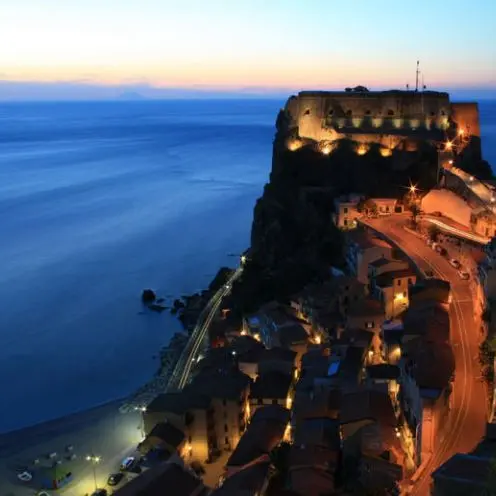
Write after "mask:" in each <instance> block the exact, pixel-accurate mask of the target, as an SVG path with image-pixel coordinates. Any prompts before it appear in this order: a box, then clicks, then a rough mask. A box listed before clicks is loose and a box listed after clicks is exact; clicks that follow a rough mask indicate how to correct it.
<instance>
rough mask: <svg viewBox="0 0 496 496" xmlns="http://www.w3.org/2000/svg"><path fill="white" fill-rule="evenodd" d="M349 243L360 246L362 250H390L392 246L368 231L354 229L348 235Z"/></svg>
mask: <svg viewBox="0 0 496 496" xmlns="http://www.w3.org/2000/svg"><path fill="white" fill-rule="evenodd" d="M346 236H347V239H348V242H350V243H352V244H355V245H358V246H359V247H360V248H361V249H362V250H365V249H367V248H373V247H375V246H380V247H383V248H390V249H392V246H391V245H390V244H389V243H387V242H386V241H384V240H383V239H381V238H378V237H377V236H376V235H374V234H373V233H372V232H371V231H369V230H366V229H353V230H352V231H348V232H347V233H346Z"/></svg>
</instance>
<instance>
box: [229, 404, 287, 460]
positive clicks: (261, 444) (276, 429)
mask: <svg viewBox="0 0 496 496" xmlns="http://www.w3.org/2000/svg"><path fill="white" fill-rule="evenodd" d="M270 406H277V405H270ZM263 408H267V407H261V408H260V409H263ZM280 408H281V409H282V410H285V411H286V412H287V414H286V419H285V420H286V421H285V422H281V420H280V419H275V418H269V419H265V418H263V417H262V416H259V418H258V419H255V416H254V418H253V419H252V421H251V422H250V424H249V426H248V429H247V430H246V431H245V432H244V434H243V435H242V436H241V439H240V440H239V443H238V445H237V446H236V448H235V450H234V451H233V453H232V454H231V456H230V457H229V460H228V461H227V464H226V466H228V467H235V466H243V465H246V464H247V463H250V462H251V461H253V460H255V459H257V458H258V457H260V456H261V455H264V454H267V453H270V451H271V450H272V449H273V448H275V447H276V446H277V445H278V444H279V443H280V442H281V441H282V439H283V436H284V431H285V430H286V426H287V424H288V422H289V410H286V409H285V408H282V407H280ZM257 412H258V410H257ZM283 415H284V414H281V416H283Z"/></svg>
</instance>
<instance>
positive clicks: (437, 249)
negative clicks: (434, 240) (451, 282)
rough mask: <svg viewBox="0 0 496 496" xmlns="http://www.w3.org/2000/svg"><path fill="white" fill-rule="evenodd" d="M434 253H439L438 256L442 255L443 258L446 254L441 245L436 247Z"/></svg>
mask: <svg viewBox="0 0 496 496" xmlns="http://www.w3.org/2000/svg"><path fill="white" fill-rule="evenodd" d="M436 251H437V252H438V253H439V255H442V256H443V257H445V256H446V255H447V254H448V252H447V251H446V248H443V247H442V246H441V245H436Z"/></svg>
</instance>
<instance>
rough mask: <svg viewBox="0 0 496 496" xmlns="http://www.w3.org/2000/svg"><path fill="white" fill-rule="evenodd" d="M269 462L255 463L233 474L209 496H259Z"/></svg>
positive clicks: (266, 475) (267, 471)
mask: <svg viewBox="0 0 496 496" xmlns="http://www.w3.org/2000/svg"><path fill="white" fill-rule="evenodd" d="M269 468H270V462H260V463H255V464H253V465H251V466H249V467H247V468H245V469H243V470H240V471H239V472H236V473H234V474H233V475H231V476H230V477H228V478H227V479H225V481H224V482H223V484H222V486H221V487H219V488H218V489H216V490H215V491H214V492H212V493H210V496H254V495H256V494H260V493H261V490H262V488H263V487H264V484H265V480H266V478H267V477H268V475H269Z"/></svg>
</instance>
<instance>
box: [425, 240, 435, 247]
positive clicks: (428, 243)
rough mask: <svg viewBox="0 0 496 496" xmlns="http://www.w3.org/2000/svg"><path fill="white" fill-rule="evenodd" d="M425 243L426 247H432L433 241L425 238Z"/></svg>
mask: <svg viewBox="0 0 496 496" xmlns="http://www.w3.org/2000/svg"><path fill="white" fill-rule="evenodd" d="M426 243H427V246H432V245H433V243H434V241H432V239H431V238H427V240H426Z"/></svg>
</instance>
